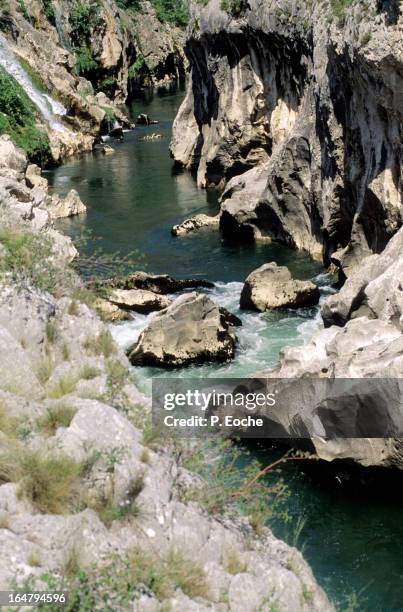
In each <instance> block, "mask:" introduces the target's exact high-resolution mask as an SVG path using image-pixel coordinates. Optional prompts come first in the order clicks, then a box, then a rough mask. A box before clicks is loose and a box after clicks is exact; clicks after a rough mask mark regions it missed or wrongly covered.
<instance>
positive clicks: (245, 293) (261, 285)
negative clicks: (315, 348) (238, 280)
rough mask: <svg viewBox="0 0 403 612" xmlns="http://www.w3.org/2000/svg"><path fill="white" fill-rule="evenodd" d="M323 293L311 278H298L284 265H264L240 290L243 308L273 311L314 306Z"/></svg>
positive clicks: (251, 275) (254, 272)
mask: <svg viewBox="0 0 403 612" xmlns="http://www.w3.org/2000/svg"><path fill="white" fill-rule="evenodd" d="M319 298H320V292H319V289H318V287H317V286H316V285H315V284H314V283H312V282H311V281H302V280H295V279H293V278H292V276H291V272H290V271H289V270H288V268H286V267H285V266H277V264H276V263H274V262H272V263H268V264H264V265H263V266H261V267H260V268H258V269H257V270H254V271H253V272H252V273H251V274H249V276H248V278H247V279H246V281H245V284H244V287H243V289H242V293H241V308H243V309H250V310H258V311H260V312H264V311H265V310H272V309H276V308H300V307H302V306H315V304H317V303H318V302H319Z"/></svg>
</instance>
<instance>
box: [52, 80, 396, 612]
mask: <svg viewBox="0 0 403 612" xmlns="http://www.w3.org/2000/svg"><path fill="white" fill-rule="evenodd" d="M182 97H183V93H182V92H179V93H175V92H165V93H161V94H159V95H157V94H154V95H151V94H150V95H145V96H144V98H143V99H141V100H138V101H136V103H135V104H133V107H132V109H131V112H132V115H133V116H136V115H137V114H138V113H139V112H147V113H149V114H150V116H152V117H154V118H156V119H159V120H160V124H159V125H156V126H151V127H144V128H137V129H136V130H134V131H132V132H130V133H127V134H125V141H124V143H122V144H116V145H115V144H113V146H114V148H115V152H114V154H112V155H107V156H103V155H97V156H92V155H87V156H85V157H83V158H81V159H77V160H71V161H69V162H68V163H67V164H66V165H64V166H62V167H60V168H57V169H56V170H54V171H52V172H50V173H49V179H50V181H51V183H52V184H53V185H54V187H55V189H56V190H57V191H58V192H59V193H66V192H67V191H68V190H69V189H71V188H75V189H76V190H77V191H78V192H79V194H80V196H81V197H82V199H83V201H84V202H86V204H87V205H88V207H89V209H88V214H87V215H85V216H80V217H77V218H75V219H72V220H64V221H61V222H60V223H59V226H60V228H61V229H62V230H63V231H65V232H66V233H68V234H70V235H71V236H73V237H74V236H77V235H79V234H80V233H81V232H82V230H86V229H90V230H91V231H92V232H93V234H94V235H95V236H97V237H98V238H99V240H97V241H96V242H94V243H90V244H88V245H87V247H86V248H87V249H88V252H89V253H91V252H92V251H93V250H94V249H95V248H99V247H100V246H101V247H102V248H103V249H104V250H105V251H106V252H109V253H115V252H119V253H120V254H122V255H125V254H127V253H129V252H131V251H133V250H134V249H137V250H139V251H140V252H141V253H142V254H143V256H144V259H143V260H142V263H141V265H139V266H138V268H142V267H145V266H146V269H147V270H148V271H150V272H155V273H168V274H171V275H173V276H176V277H180V278H184V277H200V278H207V279H210V280H212V281H218V282H219V283H218V286H217V288H216V289H215V290H214V291H213V298H214V299H216V300H217V301H219V302H220V303H222V304H223V305H226V306H227V307H229V308H230V309H232V310H233V311H234V312H236V314H238V315H240V316H241V317H242V319H243V324H244V325H243V328H242V331H241V332H240V349H239V351H238V354H237V358H236V359H235V361H234V362H233V363H231V364H223V365H222V366H218V367H217V366H203V367H202V368H198V369H196V368H195V369H193V371H189V370H187V375H193V376H214V375H216V376H217V375H223V376H234V377H236V376H242V375H245V376H246V375H248V374H251V373H253V372H256V371H257V370H259V369H262V368H263V367H268V366H270V365H273V364H274V363H275V361H276V359H277V357H278V353H279V350H280V349H281V348H282V347H283V346H285V345H287V344H297V343H301V342H302V341H303V337H304V334H305V335H307V333H312V332H313V331H314V329H315V326H316V323H315V320H314V319H315V316H316V315H317V311H316V310H312V309H311V310H305V311H299V312H297V313H283V314H282V315H280V314H278V313H276V314H272V315H269V314H264V315H259V314H257V313H256V314H253V313H240V312H239V311H238V310H237V307H238V306H237V305H238V301H239V293H240V289H241V287H242V285H241V282H242V281H243V280H244V279H245V277H246V276H247V275H248V274H249V272H251V271H252V270H253V269H255V268H256V267H258V266H259V265H261V264H263V263H265V262H267V261H273V260H274V261H276V262H277V263H279V264H285V265H287V266H288V267H289V268H290V270H291V271H292V272H293V273H294V275H295V276H297V277H298V278H312V277H317V275H318V274H319V273H320V272H321V271H322V270H321V267H320V266H319V265H318V264H317V263H314V262H312V261H311V260H310V259H309V258H308V257H307V256H306V255H303V254H298V253H295V252H293V251H290V250H287V249H285V248H283V247H281V246H278V245H267V244H262V245H246V246H245V245H243V246H242V245H238V244H235V243H231V242H229V241H223V240H222V239H221V237H220V235H219V234H218V233H210V232H201V233H199V234H195V235H190V236H188V237H184V238H174V237H172V236H171V235H170V231H169V230H170V228H171V226H172V225H173V224H175V223H178V222H180V221H182V220H183V219H185V218H187V217H189V216H191V215H193V214H195V213H197V212H206V213H209V214H215V213H216V212H217V211H218V202H217V194H216V193H214V192H206V191H202V190H199V189H197V187H196V185H195V182H194V180H193V178H192V177H191V176H190V175H189V173H187V172H182V171H175V170H173V167H172V161H171V160H170V159H169V153H168V146H169V139H170V133H171V125H172V120H173V117H174V116H175V114H176V111H177V108H178V105H179V104H180V101H181V99H182ZM152 132H159V133H162V134H163V135H164V138H163V139H161V140H157V141H154V142H145V141H142V140H141V138H142V137H143V136H144V135H145V134H149V133H152ZM145 324H146V319H145V318H144V320H142V319H141V317H139V318H138V319H136V321H134V322H133V323H129V324H127V325H126V326H120V327H117V328H116V331H115V332H114V335H115V337H116V338H117V339H118V340H119V341H120V342H121V344H122V345H124V344H125V342H126V341H128V340H130V341H132V340H133V334H134V333H139V331H140V330H141V329H142V328H143V327H144V325H145ZM136 375H137V377H138V382H139V384H140V386H143V387H147V384H148V382H149V378H150V376H151V375H160V372H158V371H155V370H149V369H147V368H143V369H137V370H136ZM176 375H178V373H176ZM259 456H261V459H262V461H263V462H264V463H265V462H267V463H269V462H270V461H271V460H272V458H273V454H272V453H270V452H267V451H266V452H263V453H260V452H259ZM282 475H283V476H284V478H285V479H286V481H287V483H288V485H289V487H290V491H291V495H290V498H289V502H288V512H289V514H290V515H291V516H292V519H293V520H292V522H291V524H287V525H285V524H284V523H281V522H278V523H277V524H276V523H275V524H274V525H273V530H274V532H275V533H276V535H278V536H280V537H282V538H283V539H285V540H286V541H288V542H289V543H291V544H293V543H294V540H295V532H296V530H298V529H297V528H298V525H299V526H303V527H302V529H301V533H300V535H299V537H298V539H297V542H296V543H297V546H298V547H299V548H300V549H301V548H302V549H303V553H304V555H305V557H306V559H307V560H308V562H309V563H310V565H311V567H312V569H313V571H314V573H315V576H316V578H317V580H318V581H319V582H320V584H321V585H322V586H323V587H324V589H325V590H326V592H327V593H328V595H329V597H330V598H331V599H332V600H333V601H334V602H335V604H337V607H338V609H339V610H348V609H350V610H353V609H356V610H365V611H368V612H372V611H374V612H375V611H385V612H389V611H397V610H403V520H402V517H403V514H402V506H401V502H400V501H399V500H397V499H396V496H394V497H391V496H390V495H386V494H384V492H382V493H381V492H379V490H378V491H377V492H376V493H374V492H369V491H366V490H365V489H362V488H360V489H355V488H354V487H352V488H349V489H347V490H346V489H345V487H343V486H342V484H341V482H342V481H343V475H341V476H339V475H335V474H333V475H331V476H329V475H328V476H326V477H322V478H320V479H318V478H313V477H312V475H311V474H310V473H308V472H307V473H305V471H304V470H302V469H301V468H300V466H298V465H296V464H295V465H287V466H286V467H284V468H283V469H282ZM400 486H401V485H400ZM397 488H398V487H396V489H397ZM391 489H393V487H392V486H391ZM389 493H390V490H389ZM394 493H395V494H396V495H397V494H399V491H398V490H396V491H394ZM355 602H357V605H355Z"/></svg>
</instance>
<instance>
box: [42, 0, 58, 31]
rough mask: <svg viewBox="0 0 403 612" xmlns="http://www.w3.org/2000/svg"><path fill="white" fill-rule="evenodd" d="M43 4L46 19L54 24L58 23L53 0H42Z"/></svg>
mask: <svg viewBox="0 0 403 612" xmlns="http://www.w3.org/2000/svg"><path fill="white" fill-rule="evenodd" d="M42 6H43V12H44V14H45V17H46V19H47V20H48V21H49V23H51V24H52V25H53V26H54V25H55V23H56V19H55V9H54V6H53V2H52V0H42Z"/></svg>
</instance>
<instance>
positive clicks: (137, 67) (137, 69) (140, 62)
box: [128, 53, 148, 79]
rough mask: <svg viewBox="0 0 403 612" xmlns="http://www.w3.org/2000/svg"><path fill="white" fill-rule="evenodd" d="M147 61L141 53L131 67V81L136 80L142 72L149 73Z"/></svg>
mask: <svg viewBox="0 0 403 612" xmlns="http://www.w3.org/2000/svg"><path fill="white" fill-rule="evenodd" d="M147 70H148V68H147V64H146V60H145V58H144V56H143V55H141V53H140V54H139V55H138V56H137V57H136V60H135V62H133V64H132V65H131V66H130V67H129V70H128V75H129V78H130V79H136V78H137V77H138V76H139V75H140V74H141V73H142V72H144V71H147Z"/></svg>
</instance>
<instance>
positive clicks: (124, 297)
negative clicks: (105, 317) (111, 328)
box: [108, 289, 172, 314]
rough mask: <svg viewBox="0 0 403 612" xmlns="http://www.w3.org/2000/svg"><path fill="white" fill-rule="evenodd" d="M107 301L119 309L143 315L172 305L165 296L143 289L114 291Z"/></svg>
mask: <svg viewBox="0 0 403 612" xmlns="http://www.w3.org/2000/svg"><path fill="white" fill-rule="evenodd" d="M108 299H109V301H110V302H111V303H112V304H115V305H116V306H119V308H123V309H126V310H134V311H135V312H140V313H143V314H147V313H149V312H153V311H155V310H163V309H164V308H167V307H168V306H169V305H170V304H171V303H172V302H171V300H170V299H169V298H167V297H166V296H164V295H158V294H156V293H153V292H152V291H147V290H145V289H128V290H127V289H115V290H114V291H112V293H111V294H110V295H109V298H108Z"/></svg>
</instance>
